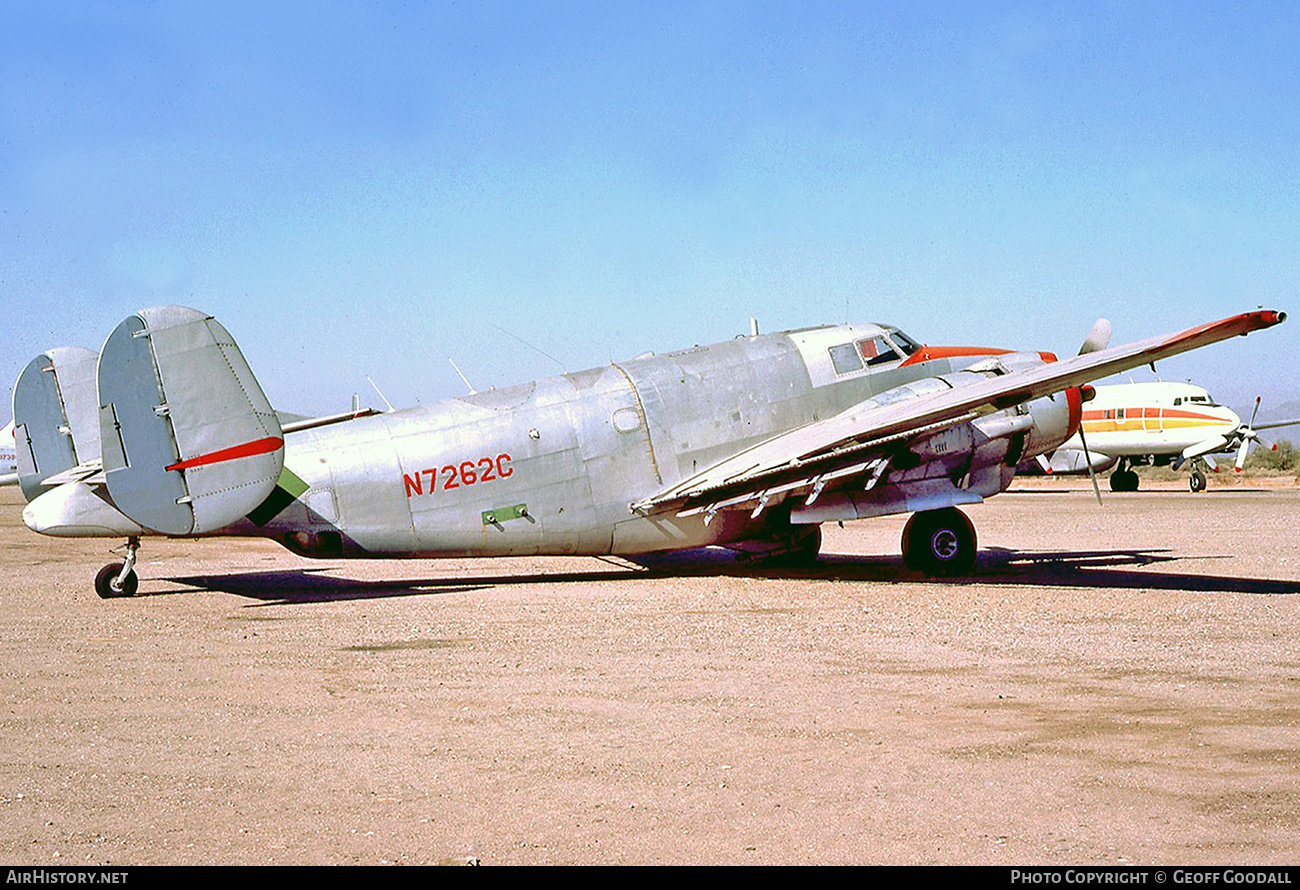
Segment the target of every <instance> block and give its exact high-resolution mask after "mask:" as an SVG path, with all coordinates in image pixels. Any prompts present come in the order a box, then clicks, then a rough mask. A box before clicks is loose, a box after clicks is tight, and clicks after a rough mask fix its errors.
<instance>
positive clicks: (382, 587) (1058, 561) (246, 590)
mask: <svg viewBox="0 0 1300 890" xmlns="http://www.w3.org/2000/svg"><path fill="white" fill-rule="evenodd" d="M1185 558H1186V557H1179V556H1175V555H1172V551H1169V550H1086V551H1079V550H1074V551H1070V550H1060V551H1021V550H1011V549H1007V548H1001V547H994V548H986V549H984V550H982V551H980V557H979V561H978V563H977V564H976V566H975V572H974V573H973V574H972V575H970V576H969V577H962V578H945V579H933V578H928V577H926V576H924V575H922V574H920V573H919V572H914V571H912V570H910V569H908V568H906V567H905V566H904V565H903V562H902V559H901V558H899V557H897V556H858V555H851V554H837V553H830V554H824V555H822V556H821V558H819V559H818V560H817V562H816V563H814V564H812V565H808V566H799V567H781V566H772V565H765V564H763V563H762V562H760V561H748V562H745V561H741V560H738V559H737V558H736V557H735V556H734V554H732V553H731V552H730V551H725V550H719V549H707V550H693V551H684V552H679V553H672V554H666V555H660V556H650V557H639V558H637V560H636V561H629V560H619V561H613V560H610V561H609V562H610V564H611V566H612V567H611V568H608V569H604V570H597V571H579V572H575V571H557V572H531V571H530V572H522V573H518V574H509V573H502V574H492V575H487V574H473V575H466V576H461V577H445V576H444V577H429V578H414V579H401V580H382V581H358V580H353V579H349V578H337V577H333V576H331V575H327V574H323V573H324V572H326V571H333V570H334V569H335V567H333V566H329V567H322V568H311V569H294V570H289V571H275V572H251V573H231V574H224V575H194V576H177V577H171V578H167V579H166V580H168V581H172V582H175V583H177V584H184V585H186V586H187V587H191V588H195V589H198V590H206V591H212V592H221V593H230V594H234V595H236V596H241V597H245V598H247V599H249V600H253V601H255V602H254V603H252V605H259V606H261V605H266V606H270V605H292V604H301V603H319V602H338V601H346V600H366V599H376V598H383V597H398V596H428V595H445V594H453V593H474V592H480V591H492V590H494V589H498V588H501V587H505V586H508V585H519V584H542V583H545V584H592V583H624V582H636V581H644V580H648V579H654V578H668V577H678V578H691V577H698V578H707V577H744V578H784V579H796V580H798V579H803V580H808V581H856V582H862V583H894V584H933V583H936V580H939V581H941V583H946V584H950V585H966V584H998V585H1014V586H1027V587H1086V588H1113V589H1123V590H1182V591H1193V592H1202V593H1247V594H1272V595H1275V594H1296V593H1300V581H1281V580H1274V579H1268V578H1246V577H1239V576H1233V575H1207V574H1199V573H1198V574H1193V573H1190V572H1175V571H1169V570H1168V568H1169V566H1170V564H1176V563H1177V562H1179V561H1180V560H1181V559H1185ZM1204 558H1205V557H1198V559H1204ZM1211 558H1213V559H1228V558H1230V557H1228V556H1217V557H1211ZM1149 566H1163V567H1164V568H1161V569H1159V570H1156V571H1147V570H1145V569H1146V568H1147V567H1149ZM175 592H176V593H182V592H184V591H175Z"/></svg>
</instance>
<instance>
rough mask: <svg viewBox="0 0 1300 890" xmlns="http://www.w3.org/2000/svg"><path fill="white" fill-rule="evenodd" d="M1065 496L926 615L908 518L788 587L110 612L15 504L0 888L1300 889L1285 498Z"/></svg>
mask: <svg viewBox="0 0 1300 890" xmlns="http://www.w3.org/2000/svg"><path fill="white" fill-rule="evenodd" d="M1086 484H1087V483H1086V482H1085V483H1083V486H1086ZM1055 485H1056V487H1053V484H1052V483H1044V482H1039V483H1037V484H1035V485H1034V486H1031V487H1029V488H1028V489H1027V490H1021V491H1018V492H1015V491H1013V492H1010V493H1007V494H1005V495H1002V496H1000V497H997V498H994V499H993V500H991V501H990V502H988V503H987V504H983V505H979V506H976V507H973V508H970V509H969V510H968V513H969V515H970V517H971V519H972V520H973V521H974V523H975V525H976V527H977V529H978V530H979V535H980V545H981V548H982V551H981V557H980V562H979V564H978V566H977V570H976V574H975V576H974V577H973V578H971V579H966V580H961V581H957V582H951V583H935V582H933V581H930V580H927V579H924V578H922V577H920V576H918V575H916V574H914V573H912V572H909V571H908V570H906V569H905V568H904V567H903V566H902V563H901V560H900V559H899V557H898V537H899V533H900V531H901V529H902V525H903V517H896V518H888V519H880V520H872V521H869V522H860V523H849V524H847V525H846V526H845V527H844V528H843V529H840V528H837V527H835V526H828V527H827V528H826V529H825V533H826V538H825V546H824V548H823V557H822V559H821V561H820V562H819V563H818V564H817V565H816V566H815V567H814V568H812V569H809V570H806V571H785V570H771V571H763V570H759V569H755V568H751V567H746V566H744V565H737V564H736V563H734V562H733V561H731V560H730V559H727V558H722V557H721V556H719V555H717V554H694V555H687V556H679V557H674V558H672V559H669V560H661V561H659V562H656V563H652V564H650V565H649V568H647V567H645V566H637V565H633V564H631V563H627V562H624V561H621V560H609V561H605V560H596V559H559V558H548V559H517V560H497V561H487V560H449V561H443V562H432V561H411V562H354V563H349V562H345V561H339V562H331V561H323V562H311V561H308V560H303V559H299V558H297V557H295V556H293V555H291V554H289V553H287V552H286V551H283V550H281V549H279V548H278V547H276V546H274V545H272V544H268V543H264V542H256V541H220V540H217V541H212V540H210V541H199V542H172V541H161V542H160V541H153V540H146V542H145V546H144V548H143V549H142V551H141V564H140V575H141V584H140V594H139V595H138V596H136V597H134V598H132V599H127V600H115V601H101V600H99V599H98V598H96V597H95V595H94V593H93V591H92V588H91V579H92V578H93V576H94V573H95V571H96V570H97V569H98V568H99V566H100V565H101V564H103V563H104V562H106V561H107V559H106V558H105V553H104V551H105V549H106V548H107V547H108V546H109V545H110V542H93V541H89V542H88V541H57V540H51V539H43V538H39V537H38V536H36V535H33V534H31V533H30V532H28V531H27V530H26V529H25V528H23V527H22V524H21V520H20V517H19V514H20V511H21V508H20V503H21V501H20V498H19V496H18V494H17V492H16V491H15V490H14V489H5V490H3V491H0V540H3V548H2V550H0V553H2V554H3V559H4V560H5V562H6V566H5V568H6V571H5V572H4V574H3V581H2V582H0V585H2V595H0V604H2V605H0V609H3V621H4V625H5V626H6V627H8V628H9V631H8V633H7V634H6V635H5V637H4V639H3V665H2V668H0V693H2V702H3V718H4V724H3V736H2V738H3V741H4V744H3V749H2V750H0V859H3V860H4V861H7V862H10V863H15V864H17V863H30V864H47V865H48V864H62V865H84V864H139V865H143V864H155V863H163V864H202V863H224V864H261V863H286V864H287V863H367V864H375V863H421V864H427V863H440V862H444V863H463V862H465V861H467V860H469V859H476V860H478V861H479V862H481V863H482V864H484V865H498V864H533V863H611V864H612V863H673V864H689V863H708V864H713V863H729V864H757V863H763V864H768V863H771V864H794V863H974V864H993V865H999V864H1065V863H1074V864H1104V865H1106V864H1154V863H1165V864H1294V863H1295V862H1296V861H1297V855H1298V854H1297V851H1298V850H1300V753H1298V752H1300V622H1297V620H1296V617H1297V611H1298V609H1300V596H1298V595H1297V594H1300V532H1298V530H1297V521H1296V520H1297V516H1300V512H1298V511H1300V490H1297V489H1296V488H1294V487H1293V486H1290V485H1285V486H1280V487H1275V488H1273V489H1269V490H1264V489H1253V488H1249V487H1246V486H1237V487H1235V488H1232V489H1222V488H1220V489H1215V488H1212V489H1211V491H1210V492H1208V493H1206V494H1203V495H1197V496H1193V495H1190V494H1188V493H1186V491H1185V490H1167V491H1143V492H1141V493H1138V494H1128V495H1109V496H1108V497H1107V498H1106V504H1105V507H1104V508H1099V507H1098V506H1097V505H1096V503H1095V501H1093V499H1092V495H1091V491H1090V490H1089V491H1085V490H1083V487H1081V486H1079V485H1078V484H1072V485H1071V487H1070V488H1069V490H1065V489H1063V488H1061V487H1059V483H1056V484H1055Z"/></svg>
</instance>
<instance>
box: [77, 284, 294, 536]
mask: <svg viewBox="0 0 1300 890" xmlns="http://www.w3.org/2000/svg"><path fill="white" fill-rule="evenodd" d="M99 405H100V409H99V411H100V414H99V422H100V435H101V439H102V441H103V463H104V476H105V482H106V483H107V485H108V492H109V494H110V495H111V496H112V498H113V503H114V504H116V506H117V507H118V509H120V510H121V511H122V512H123V513H124V514H126V515H127V516H128V517H130V518H131V519H132V520H134V521H135V522H137V523H139V524H140V525H142V526H144V527H145V528H148V529H152V530H153V531H156V532H160V533H162V534H167V535H191V534H202V533H204V532H210V531H214V530H216V529H219V528H222V527H224V526H227V525H229V524H230V523H232V522H235V521H236V520H238V519H240V518H241V517H243V516H244V515H246V514H247V513H249V512H250V511H252V510H253V508H255V507H256V506H257V505H258V504H260V503H261V502H262V501H264V500H265V499H266V497H267V495H269V494H270V493H271V492H272V491H273V490H274V488H275V482H276V480H277V479H278V478H279V476H280V470H281V467H282V466H283V463H284V438H283V434H282V433H281V431H280V424H279V421H278V420H277V419H276V416H275V411H274V410H272V408H271V405H270V402H268V401H267V398H266V395H265V394H264V393H263V392H262V387H261V386H260V385H259V384H258V382H257V379H256V378H255V377H254V376H253V372H252V370H251V369H250V368H249V367H248V363H247V361H245V359H244V356H243V354H242V353H241V352H240V351H239V347H238V346H236V345H235V341H234V339H233V338H232V337H231V336H230V334H229V333H228V332H227V331H226V329H225V328H224V327H222V326H221V324H219V323H218V322H217V321H216V320H215V319H213V318H211V317H209V316H207V315H204V314H203V313H201V312H197V311H195V310H193V309H187V308H184V307H181V306H161V307H157V308H153V309H143V310H141V311H140V312H138V313H136V314H135V315H132V316H130V317H129V318H127V319H126V320H125V321H123V322H122V323H121V324H119V325H118V326H117V327H116V328H115V329H114V330H113V333H111V334H110V335H109V336H108V340H106V341H105V343H104V348H103V351H102V352H101V354H100V358H99Z"/></svg>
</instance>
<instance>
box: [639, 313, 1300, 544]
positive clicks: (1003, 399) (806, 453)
mask: <svg viewBox="0 0 1300 890" xmlns="http://www.w3.org/2000/svg"><path fill="white" fill-rule="evenodd" d="M1284 320H1286V313H1284V312H1277V311H1273V310H1258V311H1255V312H1245V313H1242V314H1240V315H1234V316H1231V317H1229V318H1224V319H1220V320H1219V321H1213V322H1208V323H1206V324H1202V325H1198V326H1196V327H1193V328H1188V329H1187V330H1184V331H1178V332H1175V333H1171V334H1166V335H1164V336H1161V337H1152V338H1151V339H1148V340H1141V341H1138V342H1136V343H1129V344H1126V345H1123V346H1116V347H1114V348H1111V349H1101V350H1095V351H1092V352H1086V353H1084V354H1081V355H1078V356H1076V357H1074V358H1070V359H1066V360H1064V361H1058V362H1053V363H1050V364H1044V365H1040V366H1037V367H1033V368H1028V369H1024V370H1018V371H1013V372H1010V373H1005V374H1001V375H996V376H978V375H972V376H974V377H975V379H974V381H973V382H970V383H965V384H963V385H960V386H958V385H954V384H953V383H952V382H951V381H941V380H940V379H939V378H932V379H933V380H934V381H935V383H934V385H933V387H932V388H931V391H929V392H925V393H923V394H920V395H917V396H916V397H915V398H911V399H907V400H904V401H897V402H892V403H888V404H881V402H880V399H879V396H877V397H873V398H871V399H868V400H866V401H864V402H860V403H859V404H857V405H854V406H853V407H851V408H848V409H847V410H845V411H843V412H841V413H840V414H837V415H835V416H834V417H830V418H827V419H826V420H820V421H816V422H814V423H811V424H808V425H806V426H803V427H800V428H798V429H796V430H792V431H791V432H788V433H783V434H782V435H780V436H776V437H775V438H772V439H769V440H767V441H766V442H763V443H760V444H758V445H755V446H754V447H752V448H750V449H748V450H746V451H742V452H741V453H739V454H737V455H735V456H733V457H730V458H727V459H726V460H723V461H720V462H719V463H716V464H714V465H713V466H711V467H708V468H706V469H704V470H702V471H700V472H699V473H696V474H694V475H692V476H690V477H688V478H686V479H684V480H682V481H680V482H678V483H675V484H673V485H671V486H669V487H667V488H665V489H663V490H662V491H660V492H658V493H657V494H654V495H652V496H650V497H648V498H645V499H643V500H640V501H637V502H635V503H633V504H632V505H631V508H632V509H633V510H635V511H637V512H640V513H659V512H665V511H669V510H676V511H678V512H679V513H689V512H696V511H697V510H698V511H702V512H706V519H707V518H708V515H709V514H711V513H712V512H715V511H717V510H719V509H724V508H726V507H732V506H737V505H739V504H741V503H745V502H747V501H751V500H756V501H758V506H757V508H756V509H755V515H757V514H758V513H759V512H761V511H762V509H763V507H764V505H765V504H766V502H767V500H768V499H770V498H772V497H775V496H777V495H781V494H786V493H789V492H792V491H795V490H804V489H806V490H808V492H809V494H808V500H807V503H808V504H809V505H811V503H812V502H813V501H814V500H815V499H816V498H817V496H818V495H819V494H820V492H821V491H822V489H823V488H824V487H825V486H827V485H829V484H832V483H834V482H836V481H843V480H845V479H846V478H847V477H852V476H854V475H857V474H859V473H871V474H872V475H871V476H870V477H869V479H868V482H867V486H866V487H867V489H868V490H869V489H870V488H871V487H872V486H873V485H874V484H875V482H876V480H877V479H878V478H879V475H880V473H881V472H882V471H883V470H884V469H885V465H884V462H883V458H882V455H884V454H885V453H886V452H887V451H888V450H890V447H891V446H893V445H894V444H895V443H897V442H899V441H901V440H904V439H912V438H915V437H917V436H921V435H925V434H928V433H933V432H938V431H941V430H943V429H946V428H948V427H951V426H954V425H956V424H959V423H962V422H965V421H967V420H972V419H975V418H978V417H980V416H982V415H985V414H989V413H992V412H994V411H999V410H1002V409H1006V408H1010V407H1013V406H1015V405H1019V404H1022V403H1024V402H1028V401H1031V400H1033V399H1037V398H1041V397H1044V396H1049V395H1052V394H1053V393H1058V392H1061V391H1063V390H1068V389H1071V388H1074V387H1077V386H1081V385H1083V384H1085V383H1088V382H1090V381H1093V380H1098V379H1100V378H1103V377H1107V376H1109V375H1111V374H1116V373H1119V372H1121V371H1125V370H1128V369H1130V368H1136V367H1138V366H1140V365H1144V364H1148V363H1151V362H1155V361H1159V360H1161V359H1165V358H1169V357H1171V356H1174V355H1179V354H1180V353H1183V352H1188V351H1190V350H1192V349H1198V348H1200V347H1202V346H1208V345H1209V344H1211V343H1217V342H1218V341H1220V340H1226V339H1228V338H1229V337H1235V336H1244V335H1246V334H1249V333H1251V332H1253V331H1258V330H1263V329H1264V328H1269V327H1272V326H1273V325H1276V324H1280V323H1281V322H1283V321H1284ZM949 376H950V377H951V376H954V375H949Z"/></svg>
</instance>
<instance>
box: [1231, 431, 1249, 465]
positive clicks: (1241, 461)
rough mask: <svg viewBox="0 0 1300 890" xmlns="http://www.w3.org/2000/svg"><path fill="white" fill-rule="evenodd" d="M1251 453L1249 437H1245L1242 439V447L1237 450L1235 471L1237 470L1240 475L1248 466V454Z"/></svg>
mask: <svg viewBox="0 0 1300 890" xmlns="http://www.w3.org/2000/svg"><path fill="white" fill-rule="evenodd" d="M1249 451H1250V438H1249V437H1247V436H1243V437H1242V439H1241V447H1240V448H1238V449H1237V463H1236V465H1235V466H1234V467H1233V470H1235V471H1236V472H1238V473H1240V472H1241V468H1242V467H1243V466H1245V465H1246V454H1247V452H1249Z"/></svg>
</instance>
